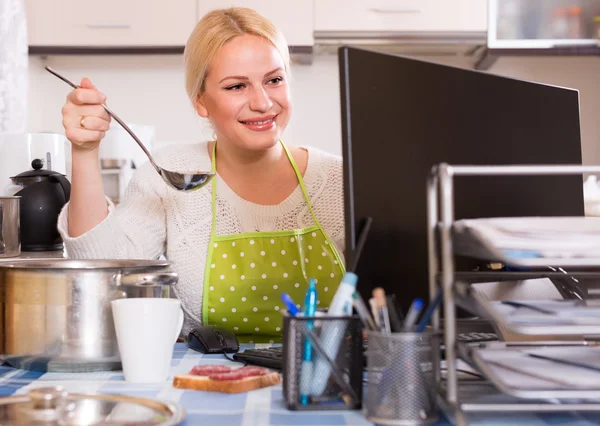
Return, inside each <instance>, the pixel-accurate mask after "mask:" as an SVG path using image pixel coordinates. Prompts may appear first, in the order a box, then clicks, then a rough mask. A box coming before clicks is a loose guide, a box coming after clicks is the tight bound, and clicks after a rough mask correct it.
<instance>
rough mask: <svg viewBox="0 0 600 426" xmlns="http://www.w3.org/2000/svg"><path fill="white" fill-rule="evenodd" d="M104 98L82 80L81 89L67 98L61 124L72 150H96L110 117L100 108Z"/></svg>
mask: <svg viewBox="0 0 600 426" xmlns="http://www.w3.org/2000/svg"><path fill="white" fill-rule="evenodd" d="M105 102H106V96H104V94H102V93H101V92H99V91H98V89H96V87H95V86H94V85H93V84H92V82H91V81H90V80H89V79H87V78H84V79H82V80H81V87H80V88H78V89H74V90H73V91H71V92H70V93H69V94H68V96H67V103H66V104H65V105H64V106H63V108H62V117H63V120H62V124H63V127H64V128H65V135H66V136H67V139H69V141H71V143H72V144H73V149H78V150H82V151H89V150H93V149H97V148H98V145H99V144H100V141H101V140H102V138H103V137H104V132H106V131H107V130H108V128H109V126H110V116H109V115H108V113H107V112H106V110H105V109H104V108H103V107H102V104H103V103H105Z"/></svg>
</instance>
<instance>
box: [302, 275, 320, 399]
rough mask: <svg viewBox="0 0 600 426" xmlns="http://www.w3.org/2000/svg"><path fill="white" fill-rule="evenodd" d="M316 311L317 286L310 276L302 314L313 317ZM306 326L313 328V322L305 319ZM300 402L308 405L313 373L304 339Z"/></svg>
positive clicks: (306, 342)
mask: <svg viewBox="0 0 600 426" xmlns="http://www.w3.org/2000/svg"><path fill="white" fill-rule="evenodd" d="M316 313H317V287H316V281H315V280H314V278H311V279H310V280H309V282H308V290H307V291H306V297H305V298H304V316H305V317H314V316H315V314H316ZM306 327H307V328H308V329H309V330H312V328H313V322H312V321H307V322H306ZM300 368H301V371H300V403H301V404H302V405H308V394H309V393H310V385H311V378H312V373H313V363H312V346H311V344H310V340H309V339H307V338H305V339H304V358H303V360H302V366H301V367H300Z"/></svg>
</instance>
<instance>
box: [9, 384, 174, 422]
mask: <svg viewBox="0 0 600 426" xmlns="http://www.w3.org/2000/svg"><path fill="white" fill-rule="evenodd" d="M184 418H185V410H184V409H183V408H182V407H181V406H180V405H179V404H175V403H170V402H169V403H167V402H161V401H157V400H153V399H148V398H137V397H131V396H123V395H108V394H97V395H92V394H90V395H86V394H76V393H67V392H66V391H65V390H64V389H63V388H61V387H59V386H57V387H45V388H37V389H32V390H31V391H29V393H27V394H24V395H14V396H9V397H5V398H0V424H1V425H3V426H17V425H29V426H42V425H55V426H58V425H61V426H71V425H72V426H79V425H85V426H109V425H111V426H113V425H114V426H117V425H119V426H142V425H144V426H150V425H152V426H154V425H164V426H171V425H178V424H180V423H181V422H182V421H183V419H184Z"/></svg>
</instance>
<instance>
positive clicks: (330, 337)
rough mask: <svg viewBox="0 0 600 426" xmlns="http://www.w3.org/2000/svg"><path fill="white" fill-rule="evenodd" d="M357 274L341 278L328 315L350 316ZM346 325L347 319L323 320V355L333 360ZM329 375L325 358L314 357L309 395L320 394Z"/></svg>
mask: <svg viewBox="0 0 600 426" xmlns="http://www.w3.org/2000/svg"><path fill="white" fill-rule="evenodd" d="M357 281H358V276H357V275H356V274H354V273H352V272H346V274H344V277H343V278H342V282H341V283H340V285H339V287H338V289H337V291H336V292H335V295H334V296H333V299H332V301H331V304H330V305H329V309H328V310H327V316H329V317H351V316H352V295H353V294H354V292H355V291H356V282H357ZM347 325H348V321H347V320H343V319H342V320H331V321H323V327H322V328H321V334H320V336H319V337H320V338H321V342H322V345H323V349H324V350H325V355H327V356H328V357H329V358H330V359H332V360H333V361H334V362H335V359H336V357H337V355H338V351H339V349H340V345H341V343H342V341H343V340H344V334H345V333H346V328H347ZM330 375H331V367H330V366H329V363H328V362H327V360H326V359H325V358H323V357H322V356H319V357H317V358H316V359H315V363H314V367H313V380H312V383H311V390H312V392H310V394H311V395H322V394H323V392H324V391H325V388H326V387H327V381H328V380H329V376H330Z"/></svg>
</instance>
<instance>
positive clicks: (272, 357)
mask: <svg viewBox="0 0 600 426" xmlns="http://www.w3.org/2000/svg"><path fill="white" fill-rule="evenodd" d="M233 359H235V360H236V361H240V362H245V363H247V364H252V365H259V366H261V367H267V368H272V369H275V370H281V369H282V368H283V347H281V346H278V347H274V348H261V349H247V350H245V351H244V352H238V353H236V354H234V355H233Z"/></svg>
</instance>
